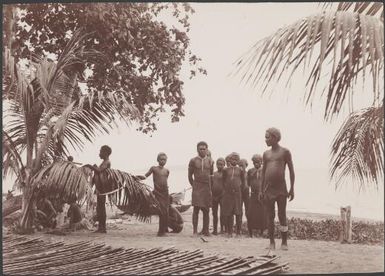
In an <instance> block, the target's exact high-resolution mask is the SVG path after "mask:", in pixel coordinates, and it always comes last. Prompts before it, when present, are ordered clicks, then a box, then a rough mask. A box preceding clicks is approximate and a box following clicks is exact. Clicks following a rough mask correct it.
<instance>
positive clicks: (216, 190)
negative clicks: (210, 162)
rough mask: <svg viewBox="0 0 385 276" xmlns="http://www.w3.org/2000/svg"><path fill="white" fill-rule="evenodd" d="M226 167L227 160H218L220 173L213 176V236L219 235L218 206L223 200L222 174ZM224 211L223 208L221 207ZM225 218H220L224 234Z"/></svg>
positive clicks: (217, 172)
mask: <svg viewBox="0 0 385 276" xmlns="http://www.w3.org/2000/svg"><path fill="white" fill-rule="evenodd" d="M224 167H225V159H223V158H218V160H217V169H218V171H216V172H214V175H213V176H212V186H211V192H212V195H213V203H212V213H213V228H214V229H213V235H218V231H217V230H218V206H221V200H222V196H223V192H224V190H223V178H222V172H223V168H224ZM221 210H222V206H221ZM223 223H224V221H223V216H222V215H221V216H220V225H221V233H223V230H224V225H223Z"/></svg>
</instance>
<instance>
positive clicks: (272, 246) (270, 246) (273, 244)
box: [265, 242, 275, 250]
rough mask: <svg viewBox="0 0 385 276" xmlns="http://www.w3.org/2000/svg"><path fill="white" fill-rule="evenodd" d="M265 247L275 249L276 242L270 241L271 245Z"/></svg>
mask: <svg viewBox="0 0 385 276" xmlns="http://www.w3.org/2000/svg"><path fill="white" fill-rule="evenodd" d="M265 249H270V250H275V242H274V243H270V244H269V246H267V247H266V248H265Z"/></svg>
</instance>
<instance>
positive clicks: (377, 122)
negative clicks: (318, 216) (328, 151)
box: [331, 106, 384, 188]
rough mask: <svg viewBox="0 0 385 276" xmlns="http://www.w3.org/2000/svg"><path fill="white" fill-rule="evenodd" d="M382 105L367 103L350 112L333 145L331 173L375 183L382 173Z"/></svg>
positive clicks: (339, 177)
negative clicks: (365, 106) (363, 106)
mask: <svg viewBox="0 0 385 276" xmlns="http://www.w3.org/2000/svg"><path fill="white" fill-rule="evenodd" d="M383 154H384V107H383V106H380V107H370V108H366V109H363V110H360V111H358V112H354V113H353V114H351V115H350V116H349V118H348V119H347V120H346V122H345V123H344V124H343V126H342V127H341V129H340V130H339V132H338V134H337V136H336V137H335V139H334V141H333V145H332V156H331V163H332V165H331V177H332V178H335V179H336V180H337V182H336V184H337V185H339V184H340V183H342V181H343V180H345V181H346V180H352V181H355V180H358V182H359V184H360V187H361V188H364V187H365V184H366V183H373V184H375V185H376V186H378V183H379V181H380V180H381V178H382V177H383V175H384V163H383V162H384V159H383Z"/></svg>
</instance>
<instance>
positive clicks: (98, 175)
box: [86, 145, 112, 233]
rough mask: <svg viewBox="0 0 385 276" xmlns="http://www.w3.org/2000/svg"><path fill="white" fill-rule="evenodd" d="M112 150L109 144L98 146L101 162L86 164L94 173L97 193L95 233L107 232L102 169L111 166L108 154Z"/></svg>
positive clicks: (104, 181) (105, 180)
mask: <svg viewBox="0 0 385 276" xmlns="http://www.w3.org/2000/svg"><path fill="white" fill-rule="evenodd" d="M111 153H112V150H111V148H110V147H109V146H107V145H104V146H102V147H101V148H100V152H99V157H100V159H103V162H102V163H101V164H100V165H99V167H98V166H97V165H96V164H95V165H93V166H90V165H86V166H87V167H89V168H91V169H92V170H93V171H94V172H95V174H94V179H93V181H94V183H95V186H96V195H97V201H96V216H97V220H98V221H99V223H98V229H97V230H96V231H95V233H107V230H106V196H105V195H103V193H105V192H107V191H106V188H107V187H104V185H106V183H107V179H105V177H106V176H105V175H104V174H103V171H104V170H106V169H109V168H111V162H110V159H109V156H110V155H111Z"/></svg>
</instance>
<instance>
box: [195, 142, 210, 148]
mask: <svg viewBox="0 0 385 276" xmlns="http://www.w3.org/2000/svg"><path fill="white" fill-rule="evenodd" d="M199 146H206V148H207V149H208V148H209V146H208V145H207V143H206V142H205V141H200V142H199V143H198V144H197V149H198V148H199Z"/></svg>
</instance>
